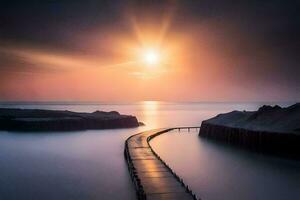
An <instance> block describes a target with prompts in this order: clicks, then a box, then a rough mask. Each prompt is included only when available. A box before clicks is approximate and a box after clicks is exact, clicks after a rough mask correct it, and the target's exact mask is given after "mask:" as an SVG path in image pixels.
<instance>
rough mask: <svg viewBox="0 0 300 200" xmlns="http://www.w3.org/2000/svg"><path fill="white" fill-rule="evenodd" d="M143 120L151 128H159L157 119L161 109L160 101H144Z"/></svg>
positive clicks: (142, 103) (142, 104)
mask: <svg viewBox="0 0 300 200" xmlns="http://www.w3.org/2000/svg"><path fill="white" fill-rule="evenodd" d="M141 106H142V113H143V120H144V122H145V123H146V125H147V126H148V127H149V128H157V127H158V125H159V123H158V119H157V117H156V116H157V115H158V110H159V107H160V103H159V101H142V102H141Z"/></svg>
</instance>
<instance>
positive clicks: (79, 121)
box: [0, 108, 141, 131]
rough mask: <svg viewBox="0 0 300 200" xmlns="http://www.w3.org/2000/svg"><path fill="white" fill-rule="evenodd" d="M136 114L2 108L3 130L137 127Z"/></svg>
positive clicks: (1, 127)
mask: <svg viewBox="0 0 300 200" xmlns="http://www.w3.org/2000/svg"><path fill="white" fill-rule="evenodd" d="M140 124H141V123H139V122H138V120H137V118H136V117H135V116H131V115H121V114H119V113H118V112H116V111H112V112H103V111H95V112H93V113H78V112H71V111H59V110H39V109H7V108H0V130H6V131H75V130H88V129H115V128H133V127H138V126H139V125H140Z"/></svg>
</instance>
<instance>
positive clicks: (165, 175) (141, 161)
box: [124, 127, 200, 200]
mask: <svg viewBox="0 0 300 200" xmlns="http://www.w3.org/2000/svg"><path fill="white" fill-rule="evenodd" d="M192 128H199V127H176V128H168V129H155V130H150V131H145V132H142V133H139V134H135V135H132V136H131V137H129V138H128V139H127V140H126V142H125V150H124V154H125V158H126V162H127V165H128V169H129V173H130V175H131V178H132V181H133V183H134V186H135V189H136V193H137V197H138V199H139V200H144V199H147V200H164V199H165V200H170V199H172V200H177V199H178V200H191V199H193V200H197V199H200V198H197V197H196V195H195V194H193V192H192V191H191V190H190V189H189V188H188V186H187V185H186V184H184V182H183V180H182V179H181V178H180V177H179V176H177V175H176V173H175V172H174V171H173V170H172V169H171V168H170V167H169V166H168V165H167V164H166V163H165V162H164V161H163V160H162V159H161V158H160V157H159V155H157V154H156V153H155V151H154V150H153V149H152V148H151V145H150V144H149V141H150V140H151V139H153V138H154V137H156V136H158V135H161V134H163V133H166V132H168V131H171V130H174V129H178V130H181V129H188V130H190V129H192Z"/></svg>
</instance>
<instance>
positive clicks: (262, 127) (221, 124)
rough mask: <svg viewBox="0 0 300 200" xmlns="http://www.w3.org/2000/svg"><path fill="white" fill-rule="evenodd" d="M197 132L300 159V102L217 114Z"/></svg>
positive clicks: (262, 150) (203, 123)
mask: <svg viewBox="0 0 300 200" xmlns="http://www.w3.org/2000/svg"><path fill="white" fill-rule="evenodd" d="M199 135H200V136H201V137H206V138H212V139H216V140H220V141H225V142H228V143H230V144H235V145H238V146H242V147H247V148H250V149H253V150H256V151H260V152H270V153H275V154H280V155H284V156H289V157H297V158H300V153H299V152H300V103H296V104H294V105H292V106H289V107H286V108H282V107H280V106H277V105H276V106H267V105H264V106H262V107H260V108H259V109H258V110H257V111H232V112H229V113H225V114H219V115H217V116H216V117H213V118H211V119H208V120H205V121H203V122H202V124H201V128H200V132H199Z"/></svg>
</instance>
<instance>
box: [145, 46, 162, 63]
mask: <svg viewBox="0 0 300 200" xmlns="http://www.w3.org/2000/svg"><path fill="white" fill-rule="evenodd" d="M144 61H145V63H147V64H149V65H155V64H158V63H159V54H158V52H157V51H155V50H153V49H151V50H147V51H145V52H144Z"/></svg>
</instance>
